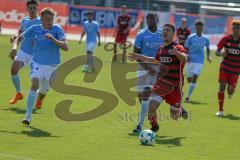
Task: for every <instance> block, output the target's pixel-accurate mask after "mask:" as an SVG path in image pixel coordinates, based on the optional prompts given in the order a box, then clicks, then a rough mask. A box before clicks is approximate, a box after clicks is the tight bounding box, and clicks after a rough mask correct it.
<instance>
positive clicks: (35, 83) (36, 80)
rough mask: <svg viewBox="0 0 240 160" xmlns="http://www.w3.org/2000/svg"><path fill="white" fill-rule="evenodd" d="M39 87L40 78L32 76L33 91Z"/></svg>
mask: <svg viewBox="0 0 240 160" xmlns="http://www.w3.org/2000/svg"><path fill="white" fill-rule="evenodd" d="M38 89H39V79H38V78H32V86H31V90H32V91H37V90H38Z"/></svg>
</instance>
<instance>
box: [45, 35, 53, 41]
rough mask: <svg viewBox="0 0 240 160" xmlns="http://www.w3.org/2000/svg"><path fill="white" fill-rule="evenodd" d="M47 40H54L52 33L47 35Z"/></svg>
mask: <svg viewBox="0 0 240 160" xmlns="http://www.w3.org/2000/svg"><path fill="white" fill-rule="evenodd" d="M45 38H47V39H50V40H53V39H54V37H53V35H51V34H50V33H46V34H45Z"/></svg>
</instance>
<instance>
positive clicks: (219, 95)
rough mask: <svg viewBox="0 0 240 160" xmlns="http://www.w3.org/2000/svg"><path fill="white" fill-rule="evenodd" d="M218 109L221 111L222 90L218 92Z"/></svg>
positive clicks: (222, 101)
mask: <svg viewBox="0 0 240 160" xmlns="http://www.w3.org/2000/svg"><path fill="white" fill-rule="evenodd" d="M218 103H219V111H223V103H224V92H218Z"/></svg>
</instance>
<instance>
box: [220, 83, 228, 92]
mask: <svg viewBox="0 0 240 160" xmlns="http://www.w3.org/2000/svg"><path fill="white" fill-rule="evenodd" d="M226 85H227V84H226V83H220V86H219V91H220V92H224V91H225V90H226Z"/></svg>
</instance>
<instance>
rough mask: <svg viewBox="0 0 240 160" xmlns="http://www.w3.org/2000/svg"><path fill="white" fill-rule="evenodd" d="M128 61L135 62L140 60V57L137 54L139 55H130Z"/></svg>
mask: <svg viewBox="0 0 240 160" xmlns="http://www.w3.org/2000/svg"><path fill="white" fill-rule="evenodd" d="M128 59H129V60H130V61H134V60H138V59H139V57H138V54H137V53H129V54H128Z"/></svg>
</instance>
